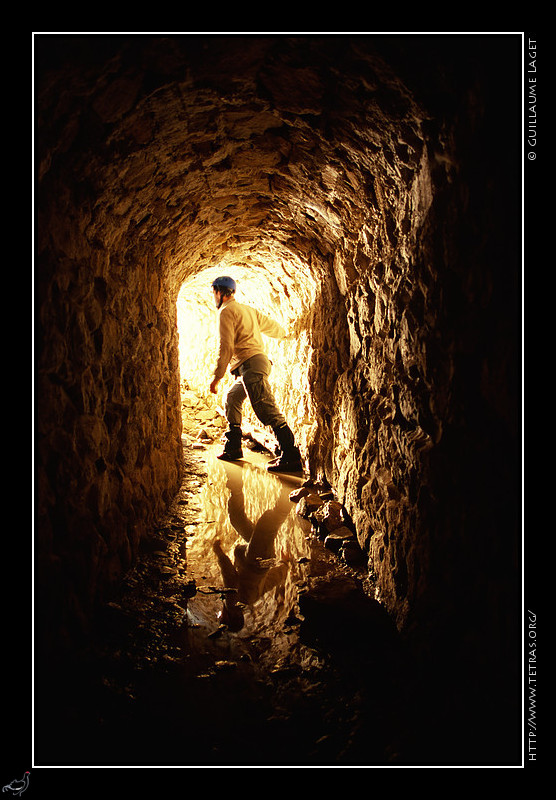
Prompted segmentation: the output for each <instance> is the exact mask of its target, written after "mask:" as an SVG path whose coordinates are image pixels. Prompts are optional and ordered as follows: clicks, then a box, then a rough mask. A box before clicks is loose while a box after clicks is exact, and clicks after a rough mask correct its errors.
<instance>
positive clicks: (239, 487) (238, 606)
mask: <svg viewBox="0 0 556 800" xmlns="http://www.w3.org/2000/svg"><path fill="white" fill-rule="evenodd" d="M225 468H226V472H227V474H228V481H227V484H226V485H227V487H228V489H229V490H230V498H229V500H228V513H229V516H230V522H231V524H232V525H233V527H234V528H235V530H236V531H237V532H238V533H239V534H240V536H241V537H242V538H243V539H244V540H245V542H246V544H238V545H236V546H235V547H234V552H233V561H232V560H231V559H230V558H229V556H227V555H226V553H224V551H223V549H222V546H221V544H220V541H219V540H216V541H215V542H214V544H213V549H214V552H215V554H216V557H217V558H218V564H219V566H220V571H221V573H222V578H223V580H224V585H225V588H227V589H235V590H236V594H234V595H232V594H230V595H228V596H227V597H226V599H225V600H224V607H223V609H222V615H221V621H222V622H223V623H225V624H226V625H227V626H228V627H229V628H230V630H236V631H237V630H240V629H241V628H242V627H243V623H244V618H243V608H242V607H243V606H244V605H253V604H254V603H255V602H256V601H257V600H259V598H261V597H262V596H263V595H264V594H266V593H267V592H269V591H270V590H271V589H273V588H275V587H283V586H284V584H285V580H286V575H287V573H288V570H289V563H288V559H287V557H286V556H283V557H281V558H280V559H279V560H277V559H276V553H275V547H274V540H275V538H276V534H277V533H278V531H279V530H280V527H281V526H282V524H283V523H284V521H285V520H286V518H287V517H288V515H289V513H290V511H291V507H292V506H291V501H290V499H289V491H290V487H288V486H287V485H286V484H284V483H281V490H280V494H279V496H278V499H277V500H276V503H275V504H274V507H273V508H270V509H268V510H267V511H265V512H264V513H263V514H262V515H261V517H260V518H259V520H258V522H257V523H256V524H253V522H251V520H250V519H249V518H248V516H247V514H246V512H245V503H244V497H243V475H242V468H241V466H237V465H233V464H226V465H225Z"/></svg>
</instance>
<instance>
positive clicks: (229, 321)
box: [214, 298, 286, 380]
mask: <svg viewBox="0 0 556 800" xmlns="http://www.w3.org/2000/svg"><path fill="white" fill-rule="evenodd" d="M263 333H264V334H266V336H271V337H272V338H273V339H282V338H284V336H286V331H285V330H284V328H283V327H282V326H281V325H279V324H278V323H277V322H275V321H274V320H272V319H270V318H269V317H265V315H264V314H261V313H260V311H257V310H256V309H254V308H251V306H246V305H244V304H243V303H238V302H237V300H236V299H235V298H232V299H231V300H229V301H228V302H227V303H225V304H224V305H223V306H222V307H221V308H220V311H219V314H218V337H219V345H220V346H219V352H218V360H217V362H216V369H215V370H214V377H215V378H216V379H218V380H220V379H221V378H223V377H224V374H225V372H226V367H227V366H228V364H229V365H230V370H234V369H235V368H236V367H239V365H240V364H243V362H244V361H246V360H247V359H248V358H250V357H251V356H254V355H257V353H264V352H265V348H264V344H263V338H262V336H261V334H263Z"/></svg>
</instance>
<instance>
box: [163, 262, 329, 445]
mask: <svg viewBox="0 0 556 800" xmlns="http://www.w3.org/2000/svg"><path fill="white" fill-rule="evenodd" d="M261 260H262V259H261V258H260V257H259V258H258V259H254V263H251V264H248V263H247V264H244V265H243V266H241V265H237V264H236V263H235V262H234V263H231V264H227V263H226V262H224V263H222V264H220V265H219V266H217V267H209V268H205V269H204V270H203V271H202V272H201V273H199V274H197V275H195V276H193V277H192V278H189V279H187V280H186V281H185V282H184V283H183V284H182V286H181V288H180V291H179V294H178V299H177V325H178V334H179V343H180V344H179V353H180V356H179V361H180V376H181V377H180V388H181V399H182V416H183V424H184V429H185V430H184V433H185V436H187V437H189V439H190V440H191V441H195V440H199V439H203V438H204V439H205V441H209V440H214V439H215V438H218V434H219V433H220V434H221V433H222V430H223V429H224V428H225V427H226V420H225V411H224V406H225V396H226V393H227V391H228V390H229V388H230V386H231V384H232V383H233V381H234V378H233V377H232V376H231V375H230V374H229V373H228V374H227V376H226V378H225V380H224V381H223V382H221V383H220V384H219V386H218V391H217V393H216V394H215V395H211V393H210V392H209V388H208V387H209V383H210V380H211V377H212V374H213V372H214V368H215V365H216V358H217V352H218V351H217V344H218V339H217V331H216V320H217V314H216V308H215V306H214V300H213V297H212V291H211V283H212V281H213V280H214V279H215V278H216V277H218V276H219V275H228V274H229V275H231V276H233V277H234V280H235V281H236V283H237V291H236V295H235V296H236V299H237V300H238V302H241V303H246V304H247V305H250V306H251V307H253V308H256V309H257V310H259V311H261V312H262V313H263V314H265V315H267V316H269V317H271V318H272V319H275V320H276V321H277V322H278V323H279V324H280V325H282V327H284V329H285V330H286V331H287V332H288V339H287V340H282V341H280V342H278V341H276V340H272V339H271V338H267V337H265V348H266V353H267V355H268V357H269V358H270V361H271V363H272V373H271V376H270V381H271V385H272V386H273V389H275V390H277V391H278V394H279V396H280V398H281V402H284V401H286V399H287V412H288V414H290V415H291V416H292V425H293V426H294V427H295V429H296V432H298V433H299V436H300V437H301V439H302V442H303V443H306V442H307V441H308V440H309V439H310V436H311V428H312V427H313V426H314V421H313V420H312V419H311V410H312V404H311V390H310V386H309V385H308V377H307V373H306V370H305V371H304V370H303V367H302V365H303V364H307V363H309V362H310V360H311V352H312V351H311V347H310V345H309V338H310V334H309V332H308V331H307V330H305V329H304V328H303V324H304V319H305V318H306V316H307V314H308V312H309V309H310V307H311V305H312V296H313V295H314V293H315V286H314V280H313V279H312V277H311V275H310V273H309V271H308V269H307V268H305V269H302V268H301V266H300V264H299V263H294V262H293V260H291V259H290V260H289V262H288V263H287V264H286V265H284V262H283V259H282V258H278V259H277V258H276V257H274V259H271V258H270V257H268V256H267V257H265V258H264V264H261V263H260V262H261ZM192 411H193V412H194V414H193V417H192V416H191V413H190V412H192ZM243 414H244V424H243V434H244V436H245V438H246V440H247V441H248V442H252V443H254V444H257V443H258V444H260V445H261V446H262V447H266V448H268V449H270V450H271V451H273V450H274V449H275V448H276V447H277V442H276V439H275V437H274V435H273V433H272V430H271V429H270V428H269V427H265V426H264V425H263V424H262V423H261V422H260V420H258V419H257V417H256V415H255V413H254V412H253V409H252V408H251V406H250V404H249V403H248V402H246V403H245V404H244V408H243ZM203 420H205V421H206V423H207V424H205V425H202V424H201V423H202V421H203Z"/></svg>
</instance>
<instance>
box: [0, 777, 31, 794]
mask: <svg viewBox="0 0 556 800" xmlns="http://www.w3.org/2000/svg"><path fill="white" fill-rule="evenodd" d="M30 774H31V773H30V772H28V771H27V772H26V773H25V774H24V775H23V778H22V779H21V780H20V781H17V780H16V781H12V782H11V783H7V784H6V785H5V786H3V787H2V791H3V792H11V793H12V794H13V796H14V797H19V796H20V795H21V794H22V793H23V792H24V791H25V789H26V788H27V787H28V786H29V775H30Z"/></svg>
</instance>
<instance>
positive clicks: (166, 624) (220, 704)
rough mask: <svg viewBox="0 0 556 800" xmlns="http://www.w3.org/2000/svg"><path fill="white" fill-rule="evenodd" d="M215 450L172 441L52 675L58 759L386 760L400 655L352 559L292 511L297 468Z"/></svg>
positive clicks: (396, 707) (397, 717) (397, 742)
mask: <svg viewBox="0 0 556 800" xmlns="http://www.w3.org/2000/svg"><path fill="white" fill-rule="evenodd" d="M220 450H221V447H220V446H219V447H216V446H207V447H205V448H204V449H196V448H194V447H192V446H191V445H190V444H186V445H185V446H184V460H185V469H186V474H185V477H184V481H183V485H182V487H181V490H180V492H179V493H178V495H177V497H176V498H175V501H174V503H173V505H172V508H171V509H170V510H169V512H168V515H167V516H166V518H165V519H164V520H163V521H162V522H161V524H160V526H159V527H158V528H157V530H155V531H153V533H152V536H150V537H149V538H148V540H147V541H146V543H145V547H144V551H143V553H142V556H141V558H140V560H139V563H138V564H137V566H136V568H135V569H134V570H133V572H132V573H131V574H130V575H128V576H127V579H126V581H125V583H124V587H123V589H122V592H121V596H120V597H119V598H117V599H114V600H113V601H112V602H110V603H109V604H107V606H106V608H105V609H104V614H103V615H102V616H101V618H100V624H99V632H98V641H96V642H95V643H94V644H91V648H90V652H89V653H87V654H86V659H85V660H86V662H87V666H86V667H84V668H83V669H81V671H80V673H79V674H78V675H76V674H75V673H74V674H72V675H71V676H66V678H67V679H66V680H65V691H66V692H67V694H68V696H71V701H70V702H69V704H68V710H67V716H68V719H66V723H67V724H66V726H65V735H66V736H67V740H66V741H65V746H64V758H65V761H66V763H67V764H72V763H75V764H76V763H78V764H81V765H95V766H99V765H106V766H108V765H126V766H146V765H151V766H165V767H168V766H204V767H207V766H234V767H237V766H246V767H249V766H335V765H338V766H342V765H346V766H350V765H361V766H364V765H373V764H395V763H396V762H397V761H400V760H401V759H402V758H403V749H404V733H403V732H404V730H406V720H405V709H406V705H407V704H406V700H405V699H404V690H403V688H402V686H403V680H402V677H401V672H400V664H401V662H402V661H403V659H401V658H400V653H399V650H398V643H397V639H396V634H395V632H394V630H393V627H391V626H390V622H389V620H388V619H387V618H386V617H385V615H383V613H382V609H381V608H380V607H379V606H378V604H377V603H376V602H374V601H372V600H371V598H370V596H369V594H370V592H369V587H367V586H366V580H367V578H366V574H365V571H364V570H359V571H358V570H354V569H353V568H351V567H348V566H346V565H345V564H343V563H342V562H341V561H340V559H339V558H338V556H337V555H336V554H335V553H334V552H332V551H331V550H329V549H328V548H327V547H325V546H324V544H323V542H322V541H321V539H320V538H319V537H318V536H317V535H316V533H315V531H314V530H313V529H312V526H311V523H310V522H309V521H308V520H307V519H303V518H302V517H301V516H300V515H299V514H298V513H297V510H296V502H295V501H293V500H292V499H291V497H290V495H291V494H292V492H295V491H296V490H297V489H299V488H300V487H301V486H302V484H303V482H304V478H303V477H302V476H286V475H273V474H270V473H268V472H267V471H266V463H267V461H268V458H269V456H268V454H265V453H262V452H255V451H247V453H246V456H245V458H244V459H243V460H242V461H241V462H235V463H228V462H223V461H220V460H219V459H217V457H216V455H217V453H218V452H220ZM57 714H58V715H60V704H58V706H57ZM77 742H79V745H77ZM84 743H85V744H84ZM57 747H58V748H59V747H60V742H59V741H58V744H57ZM75 747H77V749H76V750H74V751H73V752H72V748H75ZM38 753H39V755H40V748H39V750H38ZM47 753H48V747H46V754H45V758H46V761H45V762H44V763H51V764H52V763H53V762H52V761H50V762H49V761H48V755H47Z"/></svg>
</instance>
